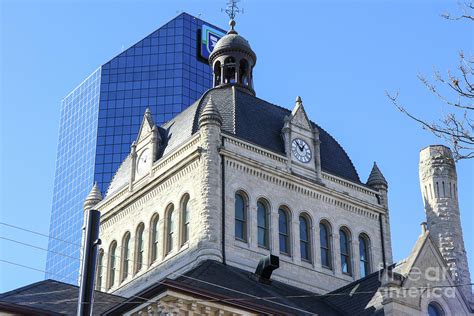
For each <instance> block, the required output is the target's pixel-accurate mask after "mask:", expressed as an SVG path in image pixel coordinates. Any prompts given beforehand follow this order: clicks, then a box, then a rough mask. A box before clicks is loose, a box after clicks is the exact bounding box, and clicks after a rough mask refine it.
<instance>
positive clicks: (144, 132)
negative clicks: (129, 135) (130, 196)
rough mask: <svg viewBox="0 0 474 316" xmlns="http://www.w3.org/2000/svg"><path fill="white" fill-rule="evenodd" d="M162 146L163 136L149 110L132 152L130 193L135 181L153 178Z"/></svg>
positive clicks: (133, 144) (146, 112)
mask: <svg viewBox="0 0 474 316" xmlns="http://www.w3.org/2000/svg"><path fill="white" fill-rule="evenodd" d="M160 145H161V136H160V133H159V131H158V127H157V126H156V124H155V123H154V122H153V119H152V117H151V112H150V109H149V108H147V109H146V111H145V115H144V117H143V122H142V125H141V127H140V131H139V132H138V137H137V140H136V141H134V142H133V143H132V146H131V150H130V158H131V163H130V168H131V172H130V184H129V185H130V191H131V190H132V189H133V183H134V182H135V181H138V180H141V179H142V178H144V177H145V176H153V175H152V165H153V162H154V161H155V160H156V158H157V156H158V151H159V148H160Z"/></svg>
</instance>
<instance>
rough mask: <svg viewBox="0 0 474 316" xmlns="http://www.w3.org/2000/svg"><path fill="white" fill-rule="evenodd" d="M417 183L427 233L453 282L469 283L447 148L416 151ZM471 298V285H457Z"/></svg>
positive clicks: (436, 147) (454, 174) (451, 156)
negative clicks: (418, 156) (417, 162)
mask: <svg viewBox="0 0 474 316" xmlns="http://www.w3.org/2000/svg"><path fill="white" fill-rule="evenodd" d="M419 174H420V186H421V192H422V195H423V202H424V205H425V212H426V220H427V222H428V228H429V230H430V233H431V236H432V237H433V239H434V241H435V242H436V243H437V246H438V247H439V250H440V252H441V254H442V255H443V257H444V259H445V260H446V262H447V264H448V267H449V270H450V272H451V275H452V277H453V278H454V280H455V282H456V284H469V283H471V277H470V273H469V267H468V263H467V255H466V250H465V248H464V239H463V234H462V227H461V218H460V212H459V204H458V197H457V175H456V165H455V164H454V159H453V155H452V153H451V150H450V149H449V148H448V147H446V146H442V145H435V146H429V147H426V148H424V149H423V150H422V151H421V152H420V163H419ZM461 292H462V293H463V294H464V296H465V297H466V298H467V299H468V300H469V301H472V291H471V286H463V287H461Z"/></svg>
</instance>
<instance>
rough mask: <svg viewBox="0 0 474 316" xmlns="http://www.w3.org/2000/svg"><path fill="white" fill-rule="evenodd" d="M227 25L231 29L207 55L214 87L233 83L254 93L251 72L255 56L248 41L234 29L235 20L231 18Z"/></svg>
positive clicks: (255, 60) (255, 59)
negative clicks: (212, 74)
mask: <svg viewBox="0 0 474 316" xmlns="http://www.w3.org/2000/svg"><path fill="white" fill-rule="evenodd" d="M229 25H230V27H231V29H230V30H229V31H228V32H227V34H226V35H225V36H224V37H222V38H221V39H220V40H219V41H218V42H217V44H216V46H215V47H214V50H213V51H212V53H211V55H210V56H209V64H210V65H211V67H212V69H213V73H214V87H218V86H221V85H227V84H233V85H236V86H239V87H242V88H244V90H246V91H248V92H250V93H251V94H253V95H255V91H254V90H253V78H252V77H253V76H252V74H253V67H254V66H255V63H256V62H257V56H256V55H255V53H254V51H253V50H252V48H251V47H250V44H249V42H248V41H247V40H246V39H245V38H244V37H242V36H240V35H239V34H238V33H237V31H235V29H234V27H235V21H234V20H231V21H230V23H229Z"/></svg>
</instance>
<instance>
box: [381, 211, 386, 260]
mask: <svg viewBox="0 0 474 316" xmlns="http://www.w3.org/2000/svg"><path fill="white" fill-rule="evenodd" d="M379 225H380V241H381V242H382V260H383V268H384V269H386V268H387V259H386V258H385V240H384V233H383V221H382V214H381V213H380V214H379Z"/></svg>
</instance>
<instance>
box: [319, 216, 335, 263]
mask: <svg viewBox="0 0 474 316" xmlns="http://www.w3.org/2000/svg"><path fill="white" fill-rule="evenodd" d="M319 247H320V248H321V265H322V266H323V267H325V268H328V269H332V254H331V229H330V226H329V224H328V223H326V222H321V223H319Z"/></svg>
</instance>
